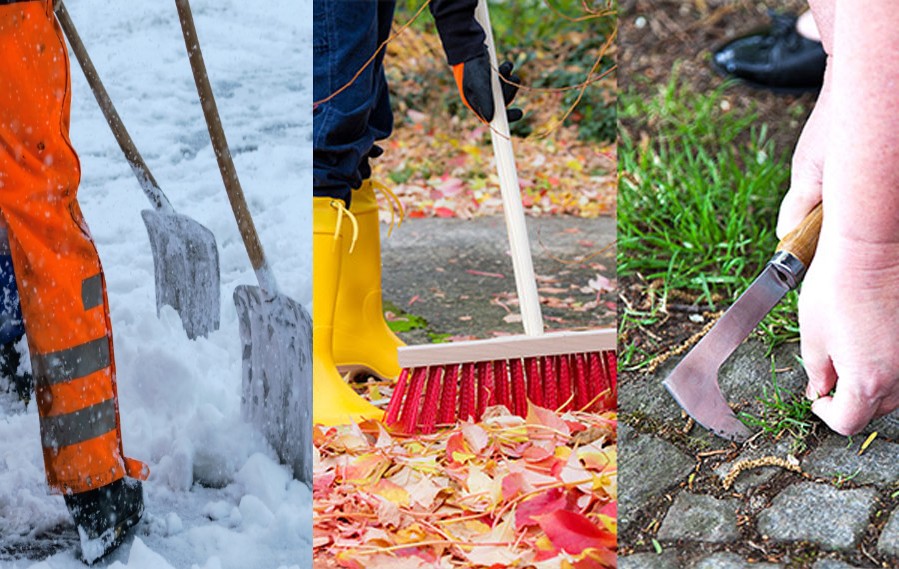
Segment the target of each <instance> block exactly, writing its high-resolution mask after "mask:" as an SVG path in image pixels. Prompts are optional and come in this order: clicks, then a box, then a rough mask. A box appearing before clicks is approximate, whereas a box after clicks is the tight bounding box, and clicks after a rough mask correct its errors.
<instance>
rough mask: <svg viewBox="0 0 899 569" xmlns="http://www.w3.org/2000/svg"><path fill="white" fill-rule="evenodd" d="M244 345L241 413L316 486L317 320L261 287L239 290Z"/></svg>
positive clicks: (236, 299) (237, 302)
mask: <svg viewBox="0 0 899 569" xmlns="http://www.w3.org/2000/svg"><path fill="white" fill-rule="evenodd" d="M234 304H235V305H236V306H237V315H238V318H239V321H240V340H241V344H242V345H243V386H242V387H243V389H242V395H241V413H242V415H243V418H244V420H247V421H249V422H250V423H252V424H254V425H256V426H257V428H259V429H260V431H261V432H262V433H263V435H264V436H265V438H266V439H267V440H268V441H269V443H271V445H272V446H273V447H274V448H275V451H276V452H277V453H278V456H279V457H280V459H281V461H282V462H283V463H284V464H287V465H289V466H290V467H291V468H292V469H293V475H294V477H295V478H296V479H297V480H300V481H302V482H304V483H306V484H307V485H308V486H310V487H311V486H312V319H311V318H310V317H309V313H308V312H306V310H305V309H304V308H303V307H302V306H301V305H300V304H299V303H297V302H296V301H294V300H292V299H290V298H288V297H287V296H284V295H283V294H275V295H269V294H268V293H266V292H265V291H263V290H262V289H261V288H259V287H258V286H249V285H241V286H238V287H237V288H236V289H235V290H234Z"/></svg>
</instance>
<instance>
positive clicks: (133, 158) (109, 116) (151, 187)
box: [55, 0, 175, 213]
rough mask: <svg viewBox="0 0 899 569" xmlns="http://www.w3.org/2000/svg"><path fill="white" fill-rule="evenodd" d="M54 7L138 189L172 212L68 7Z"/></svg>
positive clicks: (59, 4)
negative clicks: (88, 50)
mask: <svg viewBox="0 0 899 569" xmlns="http://www.w3.org/2000/svg"><path fill="white" fill-rule="evenodd" d="M55 9H56V18H57V20H59V25H60V26H61V27H62V30H63V32H65V34H66V38H68V40H69V43H70V44H71V46H72V52H73V53H74V54H75V59H77V60H78V64H79V65H81V70H82V71H83V72H84V77H85V78H86V79H87V83H88V85H90V87H91V91H93V93H94V97H95V98H96V99H97V103H98V104H99V105H100V110H101V111H103V116H104V117H105V118H106V122H107V123H109V128H111V129H112V134H113V136H115V139H116V142H118V143H119V148H121V149H122V152H123V153H124V154H125V159H126V160H127V161H128V164H129V165H130V166H131V170H132V171H133V172H134V175H135V176H137V181H138V183H139V184H140V187H141V189H142V190H143V191H144V193H145V194H146V195H147V198H149V199H150V203H152V204H153V207H155V208H156V210H157V211H162V212H165V213H174V211H175V210H174V208H173V207H172V204H171V203H169V200H168V198H166V197H165V194H164V193H162V189H161V188H160V187H159V184H157V183H156V179H155V178H154V177H153V174H151V173H150V168H149V167H148V166H147V163H146V162H144V158H143V156H141V155H140V152H138V150H137V147H136V146H135V145H134V141H133V140H132V139H131V135H129V134H128V131H127V130H126V129H125V124H124V123H123V122H122V118H121V117H120V116H119V113H118V112H116V109H115V106H114V105H113V104H112V99H110V98H109V93H107V92H106V87H104V86H103V82H102V81H100V75H99V74H98V73H97V69H96V68H95V67H94V63H93V62H92V61H91V58H90V56H89V55H88V54H87V48H85V47H84V43H83V42H82V41H81V36H79V35H78V30H76V29H75V23H74V22H73V21H72V18H71V17H70V16H69V11H68V10H66V6H65V4H63V3H62V1H61V0H58V1H57V3H56V5H55Z"/></svg>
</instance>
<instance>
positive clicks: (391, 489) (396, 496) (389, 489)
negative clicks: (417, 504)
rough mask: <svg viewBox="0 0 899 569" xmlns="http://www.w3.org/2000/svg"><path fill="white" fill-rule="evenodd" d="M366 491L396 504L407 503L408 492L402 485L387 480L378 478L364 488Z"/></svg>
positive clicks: (402, 504) (406, 504)
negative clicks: (375, 481)
mask: <svg viewBox="0 0 899 569" xmlns="http://www.w3.org/2000/svg"><path fill="white" fill-rule="evenodd" d="M365 491H366V492H369V493H370V494H374V495H376V496H380V497H381V498H384V499H385V500H388V501H390V502H393V503H394V504H398V505H400V506H408V505H409V492H408V491H406V489H405V488H403V487H402V486H400V485H398V484H395V483H393V482H391V481H389V480H384V479H381V480H378V482H377V483H375V484H372V485H371V486H368V487H367V488H365Z"/></svg>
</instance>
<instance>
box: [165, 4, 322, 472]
mask: <svg viewBox="0 0 899 569" xmlns="http://www.w3.org/2000/svg"><path fill="white" fill-rule="evenodd" d="M175 4H176V5H177V6H178V14H179V16H180V19H181V31H182V32H183V34H184V43H185V45H186V47H187V53H188V56H189V57H190V67H191V70H192V71H193V75H194V80H195V82H196V84H197V92H198V93H199V95H200V102H201V103H202V107H203V114H204V115H205V117H206V124H207V126H208V127H209V137H210V138H211V139H212V146H213V148H214V150H215V156H216V159H217V160H218V165H219V170H220V171H221V173H222V180H223V181H224V183H225V189H226V190H227V192H228V199H229V200H230V202H231V209H233V210H234V217H235V218H236V219H237V226H238V228H239V229H240V235H241V237H243V241H244V245H245V246H246V248H247V254H248V255H249V257H250V261H251V263H252V264H253V270H254V271H255V272H256V278H257V280H258V281H259V286H258V287H256V286H249V285H241V286H238V287H237V288H236V289H235V291H234V304H235V305H236V306H237V313H238V316H239V320H240V339H241V342H242V344H243V384H242V385H243V392H242V398H241V410H242V414H243V416H244V419H247V420H249V421H250V422H251V423H253V424H254V425H257V427H259V428H260V430H261V431H262V432H263V434H264V435H265V437H266V439H268V441H269V443H271V445H272V446H273V447H274V448H275V450H276V451H277V453H278V456H279V457H280V458H281V460H282V461H283V462H284V463H286V464H287V465H289V466H290V467H291V468H292V469H293V474H294V476H295V477H296V478H297V479H298V480H301V481H302V482H305V483H306V484H307V485H309V486H310V487H311V485H312V415H311V413H312V319H311V318H310V317H309V314H308V313H307V312H306V310H305V309H304V308H303V307H302V306H301V305H300V304H299V303H298V302H296V301H294V300H293V299H291V298H289V297H287V296H285V295H283V294H281V293H280V292H279V290H278V284H277V282H276V281H275V275H274V273H273V272H272V270H271V267H269V265H268V262H267V261H266V259H265V253H264V251H263V249H262V243H260V241H259V235H258V234H257V233H256V227H255V225H254V224H253V219H252V218H251V217H250V210H249V207H247V202H246V200H245V199H244V195H243V190H242V189H241V186H240V180H239V179H238V177H237V171H236V170H235V168H234V162H233V161H232V159H231V151H230V150H229V148H228V141H227V140H226V139H225V131H224V130H223V129H222V121H221V118H220V117H219V114H218V108H217V107H216V104H215V97H214V96H213V94H212V86H211V85H210V84H209V77H208V76H207V74H206V64H205V63H204V62H203V53H202V52H201V51H200V43H199V40H198V38H197V29H196V27H195V26H194V20H193V16H192V14H191V10H190V4H189V2H188V0H175Z"/></svg>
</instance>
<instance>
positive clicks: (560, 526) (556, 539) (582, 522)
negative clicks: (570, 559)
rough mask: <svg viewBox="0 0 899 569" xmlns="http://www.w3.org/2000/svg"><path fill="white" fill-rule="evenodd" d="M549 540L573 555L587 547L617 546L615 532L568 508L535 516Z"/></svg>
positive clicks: (578, 553)
mask: <svg viewBox="0 0 899 569" xmlns="http://www.w3.org/2000/svg"><path fill="white" fill-rule="evenodd" d="M533 517H534V519H535V520H537V523H538V524H540V528H541V529H542V530H543V531H544V532H545V533H546V536H547V537H548V538H549V540H550V541H551V542H552V543H553V545H555V546H556V547H559V548H561V549H563V550H564V551H566V552H567V553H570V554H572V555H580V554H581V553H582V552H583V551H584V550H585V549H590V548H592V549H603V548H611V547H615V544H616V542H617V538H616V536H615V534H613V533H611V532H608V531H603V530H602V529H600V528H599V527H597V526H596V525H595V524H593V523H592V522H591V521H590V520H589V519H587V517H586V516H583V515H581V514H578V513H576V512H569V511H567V510H556V511H554V512H552V513H549V514H545V515H542V516H533Z"/></svg>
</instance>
